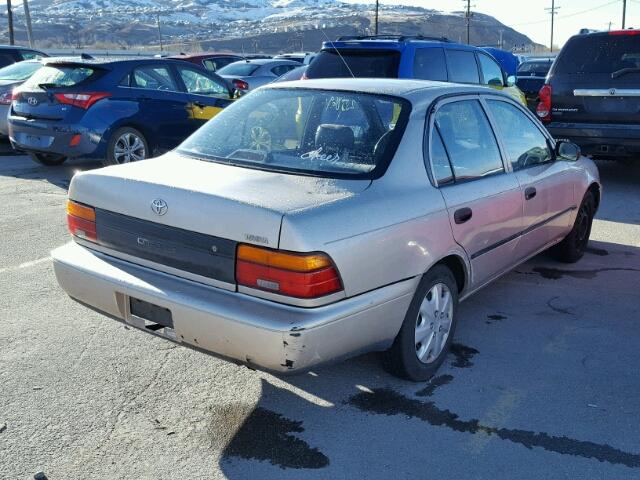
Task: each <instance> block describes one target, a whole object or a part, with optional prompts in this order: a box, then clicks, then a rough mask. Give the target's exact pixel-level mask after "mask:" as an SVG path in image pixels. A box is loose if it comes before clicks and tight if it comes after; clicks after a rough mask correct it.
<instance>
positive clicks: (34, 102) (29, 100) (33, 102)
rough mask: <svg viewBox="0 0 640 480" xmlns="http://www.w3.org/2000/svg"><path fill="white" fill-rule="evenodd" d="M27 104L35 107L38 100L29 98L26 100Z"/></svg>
mask: <svg viewBox="0 0 640 480" xmlns="http://www.w3.org/2000/svg"><path fill="white" fill-rule="evenodd" d="M27 103H28V104H29V105H37V104H38V99H37V98H36V97H29V98H27Z"/></svg>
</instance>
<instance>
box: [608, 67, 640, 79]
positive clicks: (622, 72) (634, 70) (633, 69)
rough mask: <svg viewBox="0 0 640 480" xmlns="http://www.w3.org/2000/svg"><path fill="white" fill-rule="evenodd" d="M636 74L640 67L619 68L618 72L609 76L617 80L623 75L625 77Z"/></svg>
mask: <svg viewBox="0 0 640 480" xmlns="http://www.w3.org/2000/svg"><path fill="white" fill-rule="evenodd" d="M637 72H640V67H626V68H621V69H620V70H616V71H615V72H613V73H612V74H611V78H618V77H621V76H623V75H626V74H627V73H637Z"/></svg>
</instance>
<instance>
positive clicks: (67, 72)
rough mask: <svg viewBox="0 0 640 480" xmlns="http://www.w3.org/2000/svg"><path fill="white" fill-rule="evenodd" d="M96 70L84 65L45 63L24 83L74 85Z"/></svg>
mask: <svg viewBox="0 0 640 480" xmlns="http://www.w3.org/2000/svg"><path fill="white" fill-rule="evenodd" d="M94 74H96V70H95V69H93V68H91V67H88V66H84V65H45V66H44V67H42V68H40V69H39V70H37V71H36V73H34V74H33V75H32V76H31V78H29V80H27V81H26V82H25V83H24V86H25V87H37V86H39V85H46V86H48V87H72V86H74V85H77V84H79V83H81V82H84V81H85V80H87V79H89V78H90V77H92V76H93V75H94Z"/></svg>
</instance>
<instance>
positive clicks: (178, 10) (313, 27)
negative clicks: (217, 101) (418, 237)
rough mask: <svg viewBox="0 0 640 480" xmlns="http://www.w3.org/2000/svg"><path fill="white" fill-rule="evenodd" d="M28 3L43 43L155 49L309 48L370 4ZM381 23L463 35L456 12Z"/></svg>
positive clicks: (421, 11)
mask: <svg viewBox="0 0 640 480" xmlns="http://www.w3.org/2000/svg"><path fill="white" fill-rule="evenodd" d="M14 3H18V2H17V1H16V0H14ZM29 5H30V11H31V16H32V21H33V26H34V35H35V37H36V40H37V42H38V44H39V45H41V46H43V47H47V46H75V47H80V46H92V45H93V46H95V45H101V44H102V45H105V46H106V45H109V46H111V47H114V46H115V47H121V48H126V47H136V46H151V47H153V46H155V47H158V46H159V43H160V40H161V39H162V41H163V44H164V46H167V45H168V46H169V48H171V47H174V49H178V50H188V49H190V47H194V46H197V47H199V48H202V47H203V46H204V47H212V46H213V47H215V48H223V49H224V48H228V49H238V48H245V46H244V43H242V44H239V43H238V41H241V42H245V41H246V42H247V47H249V46H250V48H252V49H253V50H258V49H260V50H263V51H269V52H273V51H279V50H290V49H295V47H296V45H298V44H299V45H300V46H304V45H305V44H306V45H307V46H308V48H311V49H315V48H317V47H318V46H319V41H321V40H322V39H326V37H327V36H328V35H329V34H332V35H334V37H335V35H336V34H337V35H340V34H355V33H358V34H362V33H370V32H371V20H372V16H373V15H372V9H373V7H372V5H367V4H347V3H342V2H340V1H338V0H29ZM14 15H15V17H16V18H15V24H16V27H17V39H18V41H21V38H25V37H26V36H25V34H24V30H23V29H22V28H23V25H24V13H23V10H22V6H21V5H20V4H18V5H15V6H14ZM380 22H381V31H383V32H384V33H394V34H395V33H398V34H423V35H432V36H447V37H449V38H451V39H453V40H462V39H463V37H464V39H466V30H465V23H464V18H463V13H462V12H453V13H443V12H439V11H436V10H429V9H425V8H419V7H409V6H402V5H394V6H390V5H384V6H381V12H380ZM4 25H6V22H5V23H4ZM472 25H473V28H472V42H473V43H476V44H498V43H499V42H500V41H502V44H503V45H504V46H506V47H507V48H511V47H512V46H514V45H523V44H531V43H532V42H531V40H530V39H529V38H527V37H525V36H524V35H522V34H519V33H518V32H516V31H515V30H513V29H511V28H509V27H506V26H504V25H502V24H500V23H499V22H498V21H497V20H495V19H494V18H492V17H489V16H486V15H481V14H476V15H475V16H474V18H473V22H472ZM265 38H271V39H272V40H273V42H271V43H272V45H271V46H269V47H265V45H264V44H265V42H264V39H265ZM316 40H317V41H316ZM283 41H284V44H282V42H283ZM309 42H312V43H311V44H310V43H309ZM266 43H267V44H269V43H270V42H266ZM311 45H313V47H311ZM194 48H196V47H194Z"/></svg>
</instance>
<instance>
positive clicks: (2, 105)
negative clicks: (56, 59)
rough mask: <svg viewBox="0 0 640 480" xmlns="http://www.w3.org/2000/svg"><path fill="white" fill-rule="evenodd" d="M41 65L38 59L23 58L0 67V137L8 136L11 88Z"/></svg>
mask: <svg viewBox="0 0 640 480" xmlns="http://www.w3.org/2000/svg"><path fill="white" fill-rule="evenodd" d="M41 66H42V63H41V62H40V60H35V59H34V60H23V61H22V62H16V63H12V64H11V65H7V66H6V67H3V68H0V138H5V137H8V136H9V125H8V122H7V116H8V114H9V107H10V106H11V101H12V97H13V89H14V88H16V87H19V86H20V85H22V84H23V83H24V82H25V81H26V80H27V79H29V78H30V77H31V75H33V74H34V73H35V72H36V70H39V69H40V67H41Z"/></svg>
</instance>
